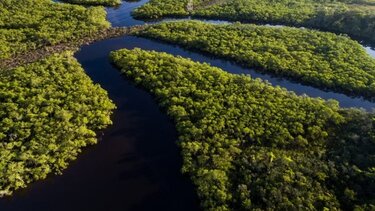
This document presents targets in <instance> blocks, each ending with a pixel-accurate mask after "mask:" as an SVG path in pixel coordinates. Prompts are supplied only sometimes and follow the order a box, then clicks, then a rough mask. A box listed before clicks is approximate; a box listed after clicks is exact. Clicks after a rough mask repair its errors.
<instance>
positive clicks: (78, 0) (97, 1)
mask: <svg viewBox="0 0 375 211" xmlns="http://www.w3.org/2000/svg"><path fill="white" fill-rule="evenodd" d="M63 1H65V2H68V3H72V4H82V5H103V6H118V5H120V4H121V0H63Z"/></svg>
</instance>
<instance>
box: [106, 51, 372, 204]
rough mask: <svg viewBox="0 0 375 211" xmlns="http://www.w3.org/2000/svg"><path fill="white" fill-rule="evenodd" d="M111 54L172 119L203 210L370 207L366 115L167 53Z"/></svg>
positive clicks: (369, 131) (368, 123) (368, 121)
mask: <svg viewBox="0 0 375 211" xmlns="http://www.w3.org/2000/svg"><path fill="white" fill-rule="evenodd" d="M111 58H112V60H113V61H114V63H115V64H116V65H117V66H118V67H119V68H121V72H122V73H123V74H124V75H125V76H126V77H127V78H129V79H131V80H133V81H134V82H135V83H136V84H137V85H138V86H140V87H142V88H144V89H146V90H148V91H149V92H151V93H152V94H153V95H154V96H155V98H156V99H157V101H158V102H159V104H160V106H161V107H162V108H163V109H165V110H166V112H167V114H168V115H169V116H170V117H171V118H172V119H173V120H174V121H175V124H176V128H177V131H178V133H179V146H180V147H181V150H182V156H183V159H184V164H183V167H182V169H183V172H185V173H188V174H189V175H190V176H191V178H192V180H193V182H194V184H195V185H196V189H197V192H198V195H199V197H200V199H201V200H202V206H203V207H204V208H205V209H206V210H254V209H261V210H263V209H264V210H267V209H274V210H298V209H303V210H309V209H317V210H325V209H327V210H337V209H350V210H352V209H354V208H356V209H358V210H361V209H365V210H366V209H367V210H370V209H374V208H375V206H374V205H375V203H374V197H375V192H374V191H373V190H374V188H375V182H374V180H373V178H374V176H375V171H374V168H373V167H374V166H375V159H373V157H374V155H375V154H374V153H375V136H374V135H375V134H374V131H375V130H374V125H375V115H374V114H369V113H365V112H363V111H361V110H354V109H341V108H340V107H339V105H338V103H337V102H335V101H324V100H322V99H317V98H310V97H304V96H297V95H295V94H294V93H293V92H289V91H287V90H285V89H283V88H280V87H273V86H271V85H270V84H268V83H266V82H263V81H261V80H259V79H252V78H251V77H250V76H246V75H233V74H229V73H227V72H225V71H223V70H221V69H218V68H214V67H211V66H210V65H208V64H201V63H196V62H192V61H191V60H189V59H185V58H181V57H174V56H172V55H169V54H166V53H157V52H153V51H152V52H150V51H143V50H140V49H134V50H126V49H123V50H119V51H116V52H113V53H112V54H111Z"/></svg>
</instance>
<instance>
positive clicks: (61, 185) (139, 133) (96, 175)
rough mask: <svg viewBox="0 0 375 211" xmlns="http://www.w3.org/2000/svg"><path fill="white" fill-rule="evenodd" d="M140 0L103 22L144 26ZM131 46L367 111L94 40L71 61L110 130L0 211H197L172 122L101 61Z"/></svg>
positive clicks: (347, 101)
mask: <svg viewBox="0 0 375 211" xmlns="http://www.w3.org/2000/svg"><path fill="white" fill-rule="evenodd" d="M147 1H148V0H142V1H139V2H133V3H128V2H124V3H123V5H122V6H120V7H119V8H116V9H113V8H109V9H107V12H108V20H109V21H110V22H111V23H112V25H113V26H132V25H140V24H144V22H143V21H139V20H134V19H133V18H132V17H131V15H130V13H131V11H132V10H133V9H134V8H135V7H138V6H140V5H142V4H144V3H146V2H147ZM211 22H215V23H218V21H211ZM134 47H138V48H142V49H145V50H156V51H164V52H167V53H171V54H173V55H180V56H183V57H188V58H191V59H192V60H194V61H200V62H207V63H210V64H211V65H213V66H217V67H220V68H222V69H224V70H226V71H229V72H232V73H236V74H238V73H244V74H251V76H252V77H259V78H262V79H264V80H268V81H269V82H271V83H272V84H273V85H279V86H282V87H285V88H287V89H288V90H291V91H294V92H296V93H297V94H307V95H309V96H312V97H321V98H324V99H330V98H333V99H336V100H338V101H339V102H340V105H341V106H343V107H363V108H365V109H367V110H371V109H373V108H375V104H374V103H371V102H368V101H365V100H363V99H361V98H351V97H348V96H346V95H343V94H338V93H334V92H326V91H322V90H319V89H316V88H313V87H310V86H304V85H301V84H298V83H294V82H291V81H288V80H285V79H280V78H276V77H272V76H270V75H265V74H259V73H257V72H255V71H254V70H252V69H248V68H243V67H240V66H238V65H235V64H233V63H231V62H228V61H225V60H221V59H217V58H214V57H211V56H207V55H204V54H200V53H197V52H191V51H188V50H184V49H183V48H180V47H177V46H174V45H170V44H165V43H161V42H156V41H152V40H149V39H144V38H137V37H132V36H124V37H119V38H113V39H108V40H104V41H99V42H96V43H93V44H90V45H88V46H84V47H82V49H81V50H80V51H79V52H77V54H76V55H75V56H76V58H77V59H78V61H79V62H80V63H81V64H82V66H83V68H84V69H85V70H86V72H87V74H88V75H89V76H90V77H91V78H92V80H93V81H94V82H95V83H99V84H100V85H101V86H102V87H103V88H104V89H105V90H107V91H108V94H109V96H110V98H111V99H112V100H113V101H114V103H115V104H116V105H117V107H118V109H117V110H116V111H115V112H114V115H113V122H114V124H113V126H111V127H109V128H108V129H106V130H105V131H104V132H103V133H104V135H102V136H101V140H100V141H99V143H98V144H97V145H94V146H91V147H88V148H86V149H85V150H84V151H83V153H82V154H81V155H80V156H79V158H78V159H77V160H76V161H74V162H72V163H71V164H70V165H69V168H68V169H66V170H65V171H64V172H63V175H62V176H53V175H51V176H49V177H48V178H47V179H46V180H42V181H38V182H35V183H33V184H31V185H30V186H29V187H28V188H26V189H21V190H19V191H16V192H15V193H14V195H13V196H12V197H6V198H4V199H1V200H0V210H1V211H3V210H4V211H8V210H15V211H18V210H32V211H34V210H35V211H44V210H46V211H47V210H64V211H66V210H72V211H74V210H80V211H84V210H90V211H93V210H108V211H112V210H113V211H115V210H130V211H132V210H155V211H156V210H163V211H164V210H189V211H191V210H199V202H198V199H197V196H196V195H195V191H194V187H193V185H192V184H191V182H190V180H189V179H188V177H187V176H183V175H181V173H180V168H181V156H180V154H179V150H178V148H177V146H176V140H177V134H176V130H175V128H174V126H173V123H172V122H171V121H170V120H169V119H168V118H167V116H166V115H165V114H164V113H163V112H162V111H160V110H159V108H158V106H157V104H156V102H155V101H154V100H153V99H152V97H151V96H150V95H149V94H148V93H147V92H145V91H143V90H141V89H139V88H136V87H135V86H134V85H133V84H132V83H131V82H129V81H127V80H126V79H125V78H123V77H122V76H121V75H120V73H119V71H118V70H117V69H116V68H114V67H113V66H112V65H111V63H110V61H109V59H108V55H109V53H110V52H111V51H113V50H117V49H121V48H128V49H132V48H134ZM366 50H367V52H368V53H369V54H372V55H373V56H375V51H374V50H372V49H371V48H369V47H366Z"/></svg>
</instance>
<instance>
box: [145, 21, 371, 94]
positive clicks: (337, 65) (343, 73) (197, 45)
mask: <svg viewBox="0 0 375 211" xmlns="http://www.w3.org/2000/svg"><path fill="white" fill-rule="evenodd" d="M138 35H140V36H144V37H151V38H156V39H160V40H164V41H167V42H171V43H176V44H180V45H183V46H185V47H188V48H193V49H197V50H200V51H203V52H207V53H211V54H213V55H216V56H221V57H224V58H228V59H231V60H234V61H236V62H238V63H240V64H242V65H245V66H247V67H259V68H260V69H261V70H262V71H264V72H271V73H273V74H275V75H280V76H286V77H289V78H292V79H294V80H297V81H301V82H304V83H307V84H311V85H313V86H316V87H321V88H324V89H329V90H335V91H340V92H344V93H348V94H350V95H357V96H364V97H367V98H369V99H372V100H374V96H375V59H373V58H372V57H371V56H369V55H368V54H367V53H366V51H365V50H364V49H363V48H362V47H361V45H360V44H358V43H357V42H355V41H353V40H351V39H349V38H347V37H344V36H337V35H335V34H332V33H326V32H319V31H314V30H306V29H296V28H289V27H281V28H280V27H266V26H256V25H250V24H224V25H215V24H207V23H203V22H198V21H184V22H182V21H178V22H166V23H161V24H157V25H150V26H148V27H147V28H146V29H145V30H143V31H140V32H139V34H138Z"/></svg>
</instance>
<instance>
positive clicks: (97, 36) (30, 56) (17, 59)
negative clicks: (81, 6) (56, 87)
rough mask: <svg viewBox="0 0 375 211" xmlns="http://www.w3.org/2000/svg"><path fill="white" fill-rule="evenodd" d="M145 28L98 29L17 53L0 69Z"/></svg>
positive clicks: (0, 63)
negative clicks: (88, 34)
mask: <svg viewBox="0 0 375 211" xmlns="http://www.w3.org/2000/svg"><path fill="white" fill-rule="evenodd" d="M143 28H144V26H132V27H113V28H109V29H105V30H101V31H98V32H96V33H94V34H91V35H90V36H87V37H84V38H82V39H78V40H72V41H70V42H64V43H60V44H57V45H52V46H44V47H42V48H39V49H36V50H33V51H28V52H26V53H22V54H19V55H16V56H14V57H12V58H9V59H1V60H0V69H11V68H15V67H17V66H20V65H24V64H29V63H32V62H35V61H38V60H40V59H43V58H45V57H47V56H50V55H52V54H55V53H61V52H64V51H77V50H78V49H79V48H80V47H81V46H82V45H88V44H90V43H93V42H96V41H100V40H105V39H110V38H114V37H120V36H124V35H127V34H130V33H133V32H136V31H139V30H142V29H143Z"/></svg>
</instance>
